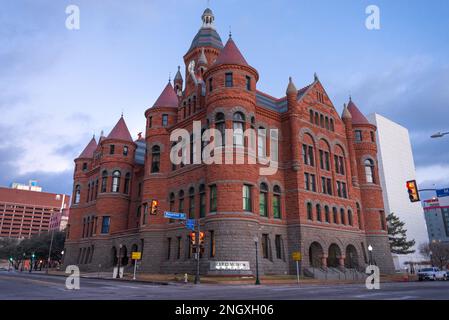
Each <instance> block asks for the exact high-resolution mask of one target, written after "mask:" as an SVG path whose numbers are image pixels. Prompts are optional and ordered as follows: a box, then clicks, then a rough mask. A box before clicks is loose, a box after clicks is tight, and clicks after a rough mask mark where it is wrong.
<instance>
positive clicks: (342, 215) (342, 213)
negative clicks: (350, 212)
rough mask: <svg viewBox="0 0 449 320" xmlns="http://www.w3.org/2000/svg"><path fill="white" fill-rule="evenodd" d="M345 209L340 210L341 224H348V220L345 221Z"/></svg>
mask: <svg viewBox="0 0 449 320" xmlns="http://www.w3.org/2000/svg"><path fill="white" fill-rule="evenodd" d="M345 218H346V217H345V209H343V208H341V209H340V222H341V224H346V219H345Z"/></svg>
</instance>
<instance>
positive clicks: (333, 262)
mask: <svg viewBox="0 0 449 320" xmlns="http://www.w3.org/2000/svg"><path fill="white" fill-rule="evenodd" d="M340 257H341V250H340V248H339V247H338V245H336V244H335V243H333V244H331V245H330V247H329V255H328V256H327V266H328V267H330V268H337V267H339V266H340V261H339V259H340Z"/></svg>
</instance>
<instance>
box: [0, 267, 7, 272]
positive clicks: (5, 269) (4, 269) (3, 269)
mask: <svg viewBox="0 0 449 320" xmlns="http://www.w3.org/2000/svg"><path fill="white" fill-rule="evenodd" d="M0 271H8V268H5V267H0Z"/></svg>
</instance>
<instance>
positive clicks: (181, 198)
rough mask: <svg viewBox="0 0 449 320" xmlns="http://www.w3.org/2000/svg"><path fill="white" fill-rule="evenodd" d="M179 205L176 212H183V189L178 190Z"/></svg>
mask: <svg viewBox="0 0 449 320" xmlns="http://www.w3.org/2000/svg"><path fill="white" fill-rule="evenodd" d="M178 196H179V206H178V212H181V213H183V212H184V190H181V191H179V195H178Z"/></svg>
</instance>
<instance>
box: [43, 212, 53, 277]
mask: <svg viewBox="0 0 449 320" xmlns="http://www.w3.org/2000/svg"><path fill="white" fill-rule="evenodd" d="M53 213H54V210H53V209H51V211H50V221H51V219H52V218H53ZM54 235H55V229H54V228H52V229H51V240H50V248H49V249H48V260H47V270H46V271H45V273H46V274H48V268H50V261H51V250H52V248H53V236H54Z"/></svg>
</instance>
